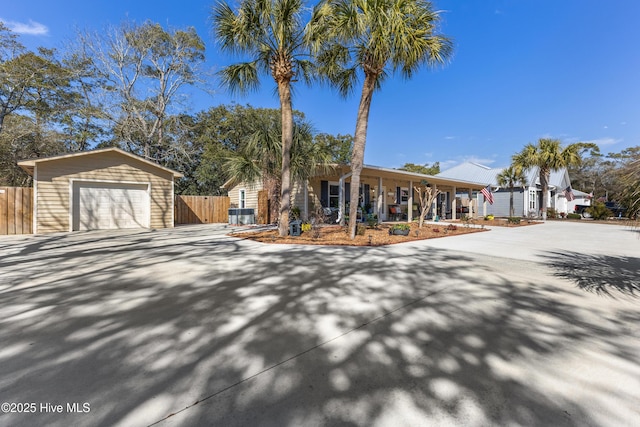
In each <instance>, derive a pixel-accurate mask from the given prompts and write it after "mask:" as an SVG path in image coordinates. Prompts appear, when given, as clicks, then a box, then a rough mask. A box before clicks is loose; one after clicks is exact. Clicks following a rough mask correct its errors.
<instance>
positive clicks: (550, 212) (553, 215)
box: [547, 208, 558, 218]
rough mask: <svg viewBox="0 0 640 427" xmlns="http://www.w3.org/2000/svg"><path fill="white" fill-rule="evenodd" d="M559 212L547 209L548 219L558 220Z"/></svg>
mask: <svg viewBox="0 0 640 427" xmlns="http://www.w3.org/2000/svg"><path fill="white" fill-rule="evenodd" d="M557 217H558V212H556V210H555V209H554V208H547V218H557Z"/></svg>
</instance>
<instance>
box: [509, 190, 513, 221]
mask: <svg viewBox="0 0 640 427" xmlns="http://www.w3.org/2000/svg"><path fill="white" fill-rule="evenodd" d="M509 216H510V217H512V218H513V216H514V215H513V186H512V187H511V191H510V192H509Z"/></svg>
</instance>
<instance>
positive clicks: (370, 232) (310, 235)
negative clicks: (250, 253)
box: [233, 221, 489, 246]
mask: <svg viewBox="0 0 640 427" xmlns="http://www.w3.org/2000/svg"><path fill="white" fill-rule="evenodd" d="M482 222H484V221H482ZM478 225H481V224H478ZM487 225H489V224H487ZM361 227H365V226H364V225H361ZM391 227H393V225H392V224H380V225H378V226H377V227H375V228H364V234H363V235H358V236H356V238H355V240H351V239H350V238H349V235H348V233H347V228H346V227H341V226H339V225H323V226H319V227H317V229H315V230H309V231H305V232H303V233H302V234H301V235H300V236H286V237H279V236H278V230H268V231H249V232H241V233H235V234H233V236H235V237H240V238H243V239H250V240H255V241H257V242H263V243H289V244H303V245H340V246H383V245H392V244H395V243H403V242H411V241H414V240H425V239H435V238H442V237H450V236H458V235H461V234H468V233H478V232H482V231H487V229H485V228H481V227H471V226H468V225H464V224H457V225H453V224H452V225H446V224H442V225H440V224H437V225H436V224H424V225H423V226H422V228H419V227H418V224H416V223H412V224H409V233H408V234H407V235H406V236H402V235H390V234H389V229H390V228H391Z"/></svg>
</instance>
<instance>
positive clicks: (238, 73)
mask: <svg viewBox="0 0 640 427" xmlns="http://www.w3.org/2000/svg"><path fill="white" fill-rule="evenodd" d="M218 76H219V77H220V80H221V84H222V85H223V86H224V87H226V88H228V89H229V90H230V91H231V92H232V93H247V92H250V91H252V90H257V89H258V88H259V87H260V79H259V77H258V63H257V62H255V61H254V62H242V63H239V64H232V65H229V66H227V67H225V68H223V69H222V70H220V72H218Z"/></svg>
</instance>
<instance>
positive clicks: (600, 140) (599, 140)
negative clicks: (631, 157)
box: [585, 138, 622, 146]
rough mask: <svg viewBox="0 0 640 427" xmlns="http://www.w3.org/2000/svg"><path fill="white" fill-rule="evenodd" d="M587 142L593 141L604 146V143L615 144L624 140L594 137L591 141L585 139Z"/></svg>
mask: <svg viewBox="0 0 640 427" xmlns="http://www.w3.org/2000/svg"><path fill="white" fill-rule="evenodd" d="M585 142H591V143H593V144H596V145H598V146H603V145H613V144H617V143H618V142H622V139H615V138H599V139H592V140H590V141H585Z"/></svg>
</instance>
